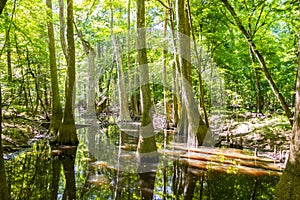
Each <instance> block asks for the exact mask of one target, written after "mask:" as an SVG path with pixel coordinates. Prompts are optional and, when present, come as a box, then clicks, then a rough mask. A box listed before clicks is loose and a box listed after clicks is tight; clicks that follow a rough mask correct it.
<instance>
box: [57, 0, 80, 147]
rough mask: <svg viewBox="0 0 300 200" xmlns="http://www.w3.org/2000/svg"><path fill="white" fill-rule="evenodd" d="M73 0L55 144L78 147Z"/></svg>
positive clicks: (69, 13)
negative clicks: (62, 112)
mask: <svg viewBox="0 0 300 200" xmlns="http://www.w3.org/2000/svg"><path fill="white" fill-rule="evenodd" d="M73 24H74V17H73V0H67V41H68V62H67V64H68V71H67V77H66V84H65V85H66V89H65V90H66V98H65V110H64V115H63V122H62V125H61V126H60V128H59V133H58V139H57V142H58V143H59V144H68V145H78V138H77V134H76V128H75V120H74V113H73V92H74V86H75V43H74V27H73Z"/></svg>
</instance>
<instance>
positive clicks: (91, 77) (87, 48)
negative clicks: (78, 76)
mask: <svg viewBox="0 0 300 200" xmlns="http://www.w3.org/2000/svg"><path fill="white" fill-rule="evenodd" d="M77 34H78V37H79V38H80V40H81V43H82V46H83V49H84V52H85V54H86V56H87V62H88V96H87V115H88V117H89V118H92V117H95V116H96V108H95V105H96V99H95V98H96V97H95V96H96V94H95V85H96V82H95V58H96V52H95V50H94V48H93V47H92V45H91V44H90V43H89V42H88V41H87V40H85V39H84V37H83V34H82V32H81V31H80V30H78V29H77Z"/></svg>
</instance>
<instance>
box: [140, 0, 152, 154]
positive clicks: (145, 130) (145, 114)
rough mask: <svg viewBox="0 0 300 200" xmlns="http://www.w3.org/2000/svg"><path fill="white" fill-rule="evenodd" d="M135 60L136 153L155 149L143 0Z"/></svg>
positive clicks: (142, 2)
mask: <svg viewBox="0 0 300 200" xmlns="http://www.w3.org/2000/svg"><path fill="white" fill-rule="evenodd" d="M136 7H137V35H136V37H137V39H136V48H137V62H138V64H139V72H140V92H141V102H142V120H141V127H140V135H139V144H138V149H137V150H138V153H140V154H142V153H149V152H154V151H156V150H157V147H156V142H155V135H154V128H153V124H152V113H151V108H152V102H151V91H150V86H149V68H148V61H147V50H146V31H145V0H137V1H136Z"/></svg>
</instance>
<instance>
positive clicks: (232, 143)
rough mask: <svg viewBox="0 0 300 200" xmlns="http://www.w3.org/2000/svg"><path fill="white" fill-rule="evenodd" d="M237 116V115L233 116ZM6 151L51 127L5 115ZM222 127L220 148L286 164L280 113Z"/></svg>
mask: <svg viewBox="0 0 300 200" xmlns="http://www.w3.org/2000/svg"><path fill="white" fill-rule="evenodd" d="M232 113H233V114H232ZM3 116H4V117H3V133H2V139H3V147H4V152H5V153H11V152H15V151H18V150H20V149H22V148H26V147H30V146H31V144H32V142H33V141H35V140H37V139H39V138H45V137H47V131H48V130H47V125H49V123H48V122H47V121H46V119H45V118H44V117H42V116H36V117H30V116H27V115H25V114H22V113H20V114H14V115H12V114H11V113H5V112H4V114H3ZM224 116H225V117H224V119H225V120H223V123H222V125H220V126H218V127H217V128H218V131H217V132H218V134H217V135H215V136H217V137H219V138H220V139H219V141H220V146H222V147H224V146H225V147H233V148H241V146H242V148H243V149H249V150H253V151H255V152H257V153H258V154H260V155H261V156H265V157H269V158H272V159H276V160H281V161H282V162H284V159H285V154H286V153H287V152H288V150H289V141H290V139H289V137H290V134H291V125H290V124H289V121H288V120H287V118H286V117H285V116H284V115H283V114H280V113H272V114H264V115H263V114H257V113H250V112H225V113H224Z"/></svg>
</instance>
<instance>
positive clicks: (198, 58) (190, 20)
mask: <svg viewBox="0 0 300 200" xmlns="http://www.w3.org/2000/svg"><path fill="white" fill-rule="evenodd" d="M187 11H188V19H189V26H190V29H191V32H192V37H193V44H194V51H195V55H196V60H197V65H198V67H197V73H198V80H199V88H200V89H199V95H200V105H201V107H202V109H203V113H204V119H205V123H206V126H207V127H209V121H208V115H207V112H206V107H205V101H204V89H203V83H202V74H201V57H200V56H199V53H198V50H197V44H196V37H195V33H194V27H193V21H192V16H191V11H190V1H189V0H187Z"/></svg>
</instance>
